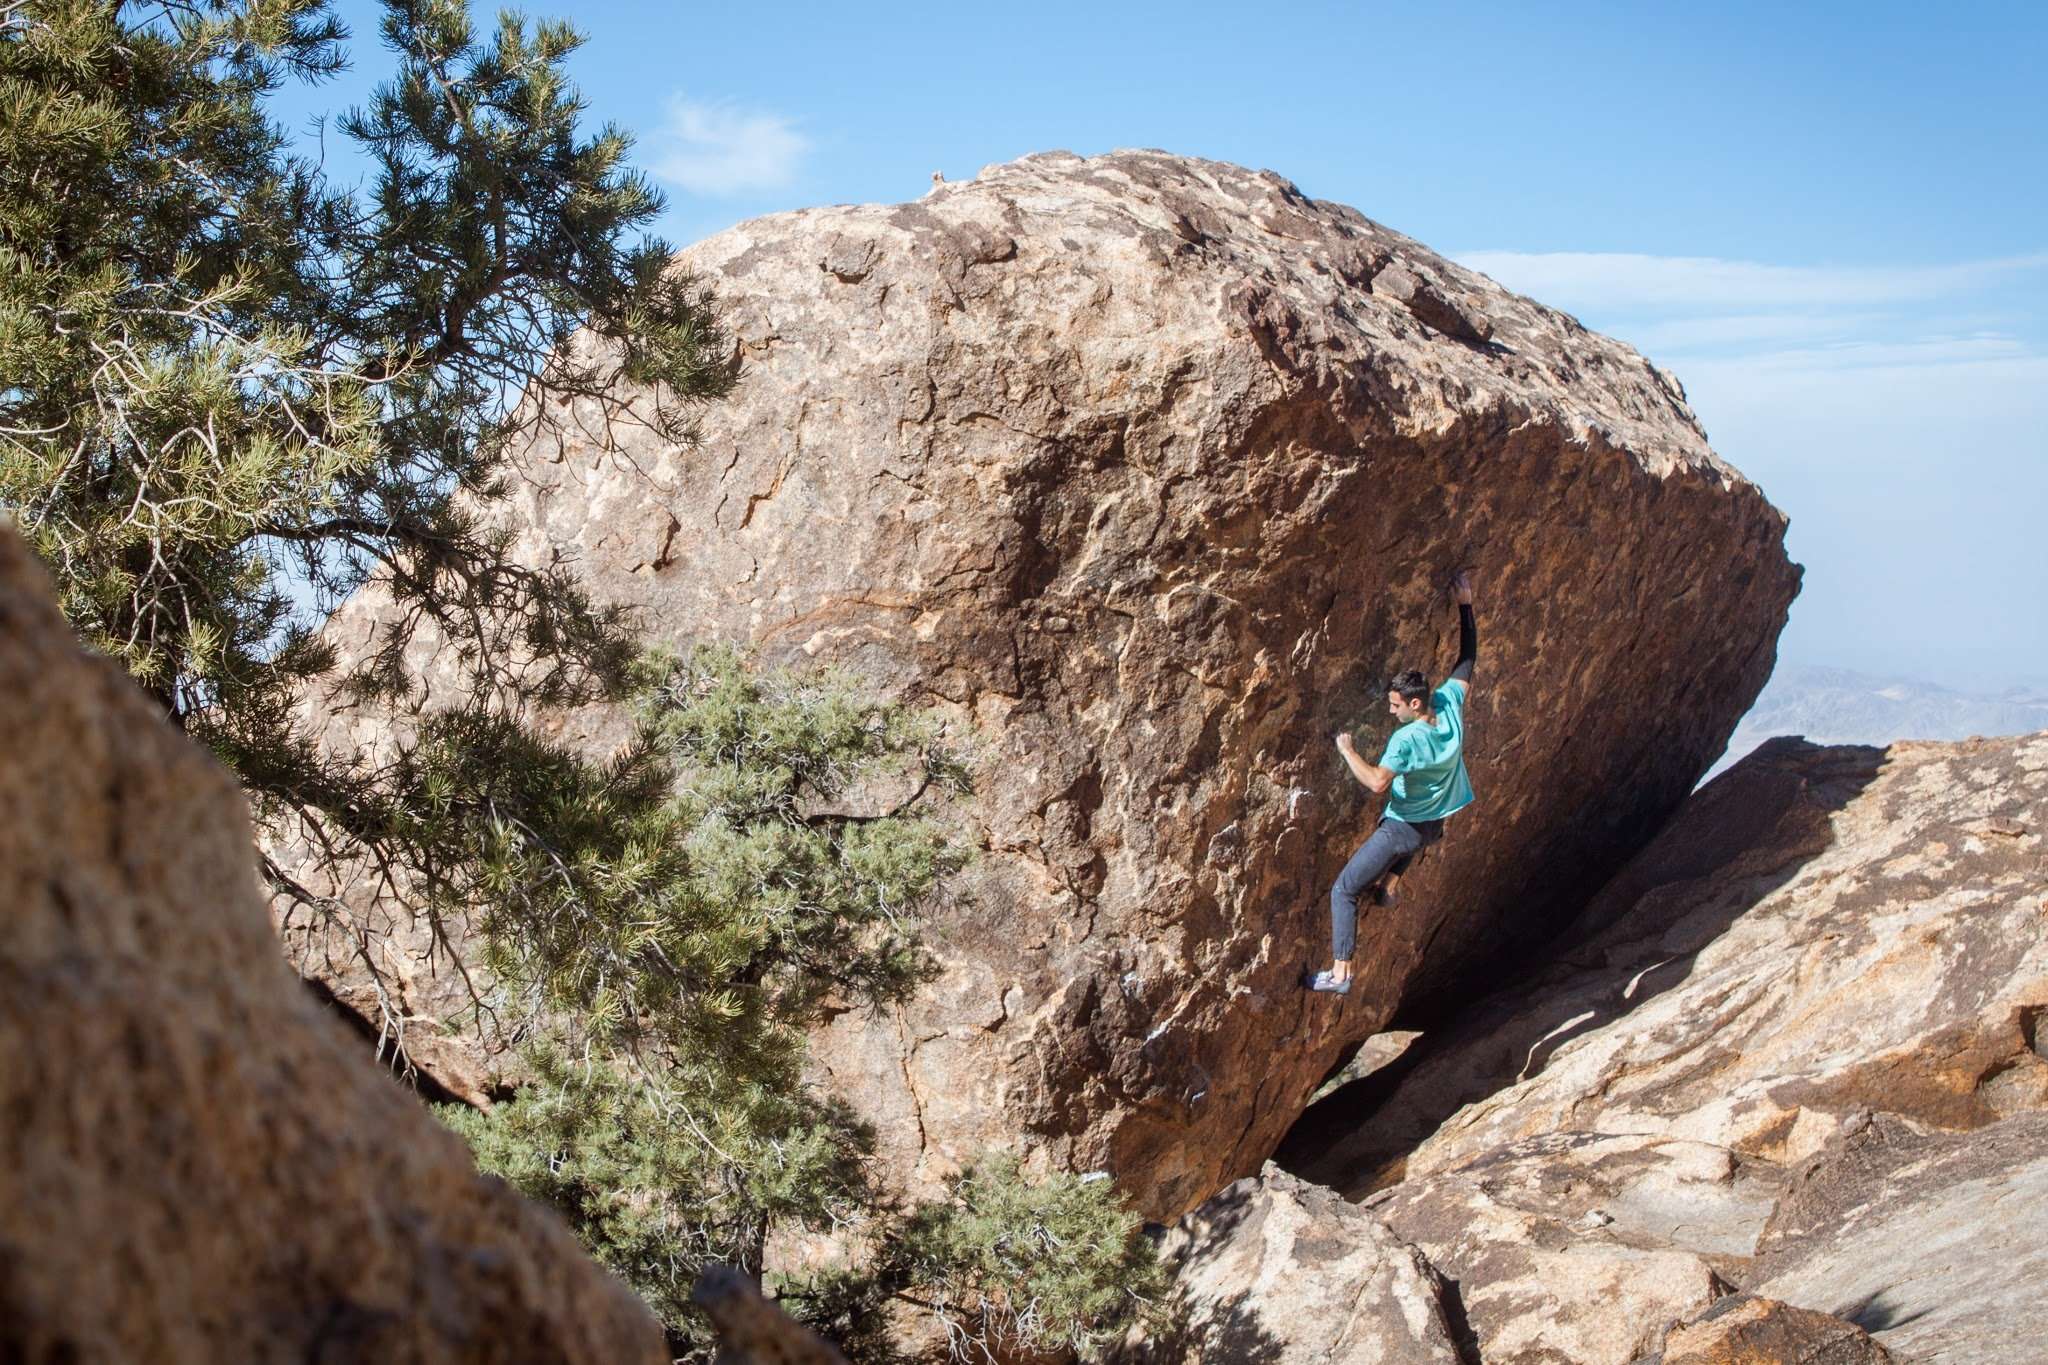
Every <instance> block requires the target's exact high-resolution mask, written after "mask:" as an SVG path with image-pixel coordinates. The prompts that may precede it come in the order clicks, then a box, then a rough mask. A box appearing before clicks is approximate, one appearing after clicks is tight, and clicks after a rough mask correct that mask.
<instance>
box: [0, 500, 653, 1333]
mask: <svg viewBox="0 0 2048 1365" xmlns="http://www.w3.org/2000/svg"><path fill="white" fill-rule="evenodd" d="M0 906H4V912H0V1114H4V1115H5V1119H4V1121H0V1360H8V1361H102V1360H135V1361H254V1360H378V1361H392V1362H422V1363H423V1362H455V1361H462V1362H487V1361H499V1362H506V1363H507V1365H511V1363H512V1362H521V1363H524V1362H574V1361H587V1362H592V1365H597V1362H604V1363H605V1365H611V1363H612V1362H632V1361H645V1362H648V1363H649V1365H654V1362H660V1361H666V1360H667V1359H668V1354H667V1352H666V1351H665V1350H664V1349H663V1342H662V1335H661V1330H660V1328H659V1326H658V1325H657V1324H656V1322H655V1320H654V1318H653V1317H652V1316H651V1315H650V1314H649V1313H648V1312H647V1310H646V1308H645V1307H644V1306H642V1305H641V1304H640V1302H639V1301H638V1300H637V1299H635V1298H634V1297H633V1296H632V1295H631V1294H630V1293H629V1292H627V1290H626V1289H625V1288H624V1286H622V1285H621V1284H619V1283H618V1282H617V1281H616V1280H614V1279H612V1278H611V1277H610V1276H609V1275H607V1274H606V1273H605V1272H604V1271H603V1270H601V1269H599V1268H598V1266H597V1265H596V1264H595V1263H593V1262H592V1261H590V1260H589V1259H588V1258H587V1257H586V1256H585V1255H584V1253H583V1252H582V1250H581V1248H580V1247H578V1246H577V1244H576V1242H575V1240H574V1239H573V1238H572V1237H571V1236H570V1234H569V1232H568V1230H567V1229H566V1228H565V1227H563V1226H562V1225H561V1224H560V1223H559V1222H558V1221H557V1220H556V1219H555V1217H554V1216H553V1215H552V1214H550V1213H548V1212H546V1211H545V1210H543V1209H541V1208H539V1207H538V1206H536V1205H533V1204H529V1203H528V1202H527V1201H526V1200H524V1199H522V1198H520V1197H519V1196H518V1195H517V1194H515V1193H513V1192H512V1190H511V1189H510V1188H509V1187H507V1186H505V1185H504V1184H502V1183H501V1182H499V1181H497V1180H493V1179H486V1178H483V1177H481V1176H479V1175H478V1174H477V1173H476V1170H475V1168H474V1166H473V1165H472V1164H471V1161H470V1158H469V1153H468V1150H467V1149H466V1148H465V1147H464V1146H463V1144H462V1142H461V1140H460V1139H458V1138H457V1137H455V1135H454V1134H452V1133H450V1132H449V1131H447V1130H446V1129H445V1128H443V1127H442V1126H441V1125H440V1124H439V1123H437V1122H436V1121H435V1120H434V1118H433V1117H432V1115H430V1114H429V1113H428V1112H427V1111H426V1110H425V1109H423V1108H422V1107H421V1105H420V1102H419V1100H418V1099H417V1098H416V1097H415V1096H413V1095H412V1094H410V1093H408V1092H407V1091H405V1090H404V1089H402V1088H401V1087H400V1086H398V1085H397V1084H395V1083H394V1082H393V1081H392V1079H391V1078H390V1077H389V1076H388V1075H385V1074H382V1073H380V1072H379V1071H378V1070H377V1068H376V1067H375V1066H373V1065H372V1064H371V1061H370V1059H369V1058H368V1057H367V1056H366V1055H365V1053H364V1051H363V1049H362V1046H361V1044H360V1043H359V1042H358V1041H357V1040H356V1039H354V1038H351V1037H349V1036H347V1035H346V1033H345V1031H344V1030H343V1028H342V1026H341V1025H340V1024H338V1023H337V1022H336V1021H335V1020H334V1018H333V1017H332V1016H331V1015H330V1014H329V1013H328V1012H327V1011H326V1010H324V1009H323V1008H322V1007H321V1006H320V1005H319V1004H318V1003H316V1002H315V1000H314V999H313V998H312V997H311V996H310V995H309V994H308V993H307V991H306V989H305V987H304V986H303V985H301V984H300V982H299V980H298V979H297V978H296V977H294V975H293V974H292V972H291V971H290V970H289V969H288V968H287V967H286V965H285V963H284V960H283V957H282V955H281V954H280V953H279V951H278V941H277V938H276V936H275V935H274V934H273V933H272V932H271V927H270V923H269V921H268V920H267V918H266V916H265V912H264V902H263V896H262V893H261V891H260V890H259V887H258V883H257V878H256V861H255V845H254V841H253V838H252V835H251V831H250V826H249V817H248V813H247V810H246V807H245V805H244V802H243V799H242V795H241V792H240V790H239V789H238V788H237V787H236V785H235V783H234V781H233V779H232V778H231V777H230V776H229V775H228V774H227V773H226V772H225V771H223V770H222V769H221V768H220V767H219V766H218V765H216V764H215V763H214V762H213V760H212V759H210V758H209V757H208V756H207V755H206V754H204V753H203V752H202V751H201V750H200V749H199V748H198V747H196V746H195V745H193V744H191V743H189V742H188V741H186V740H185V739H184V738H183V737H181V736H180V735H178V734H176V733H175V732H174V731H173V730H172V729H171V728H170V727H169V726H168V725H166V724H165V723H164V720H163V718H162V716H161V714H160V713H159V712H158V711H156V710H155V709H154V708H153V707H152V706H151V704H150V703H149V702H148V701H147V700H146V699H145V698H144V696H143V694H142V693H141V692H140V691H139V690H138V689H137V688H136V687H135V686H134V685H133V683H131V682H130V681H129V680H128V679H127V678H126V677H124V676H123V675H122V674H121V672H120V671H119V670H118V669H117V668H116V667H115V666H114V665H113V664H111V663H109V662H107V661H106V660H104V659H99V658H92V657H88V656H87V655H86V654H85V653H84V652H83V651H82V650H81V649H80V647H79V646H78V644H77V642H76V641H75V640H74V639H73V637H72V634H71V631H70V629H69V628H68V627H67V626H66V624H65V623H64V621H63V619H62V618H61V617H60V616H59V615H58V613H57V609H56V606H55V604H54V602H53V601H52V599H51V596H50V586H49V582H48V580H47V578H46V577H45V576H44V574H43V573H42V570H41V568H40V566H38V565H36V564H35V562H34V561H33V559H32V558H31V557H30V555H29V553H28V551H27V550H26V549H25V548H24V547H23V545H22V543H21V541H20V540H19V538H18V537H17V536H16V535H15V534H14V532H13V531H12V530H11V529H8V528H6V527H4V526H0Z"/></svg>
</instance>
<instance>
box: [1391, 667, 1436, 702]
mask: <svg viewBox="0 0 2048 1365" xmlns="http://www.w3.org/2000/svg"><path fill="white" fill-rule="evenodd" d="M1387 691H1389V692H1399V693H1400V694H1401V700H1402V701H1427V700H1429V679H1427V678H1425V677H1423V676H1422V670H1421V669H1419V668H1411V669H1408V670H1407V671H1406V672H1403V673H1396V674H1395V675H1394V676H1393V677H1391V678H1389V679H1387Z"/></svg>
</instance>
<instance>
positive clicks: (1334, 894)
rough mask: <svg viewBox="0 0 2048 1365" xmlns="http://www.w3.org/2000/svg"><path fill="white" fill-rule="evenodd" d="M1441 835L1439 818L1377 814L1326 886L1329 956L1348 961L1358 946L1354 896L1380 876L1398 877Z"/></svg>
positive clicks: (1363, 890)
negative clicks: (1376, 821)
mask: <svg viewBox="0 0 2048 1365" xmlns="http://www.w3.org/2000/svg"><path fill="white" fill-rule="evenodd" d="M1443 837H1444V822H1443V821H1441V820H1417V821H1415V822H1414V823H1413V824H1410V823H1409V822H1408V821H1406V820H1396V819H1394V818H1393V817H1391V816H1381V817H1380V822H1379V825H1378V827H1377V828H1375V829H1374V830H1373V832H1372V837H1371V838H1369V839H1367V840H1366V841H1365V842H1364V843H1362V844H1360V845H1359V846H1358V852H1356V853H1354V854H1352V855H1351V861H1350V862H1348V863H1346V864H1344V870H1343V871H1342V872H1339V873H1338V874H1337V884H1336V885H1335V886H1333V887H1331V888H1330V956H1332V957H1334V958H1336V959H1337V961H1339V962H1349V961H1350V960H1351V953H1352V950H1353V949H1355V948H1356V947H1357V946H1358V898H1359V897H1360V896H1362V895H1364V894H1365V891H1366V888H1367V887H1369V886H1371V885H1372V884H1373V883H1374V882H1376V881H1378V880H1379V879H1380V878H1381V877H1398V876H1400V875H1401V874H1402V873H1403V872H1406V871H1407V870H1408V864H1410V863H1412V862H1414V861H1415V855H1416V854H1418V853H1420V852H1422V850H1423V849H1425V848H1428V847H1429V846H1430V845H1431V844H1433V843H1435V842H1436V841H1437V840H1439V839H1441V838H1443Z"/></svg>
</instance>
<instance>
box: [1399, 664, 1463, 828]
mask: <svg viewBox="0 0 2048 1365" xmlns="http://www.w3.org/2000/svg"><path fill="white" fill-rule="evenodd" d="M1429 702H1430V706H1431V707H1432V708H1433V709H1434V710H1435V711H1436V723H1435V724H1433V725H1432V724H1431V723H1430V722H1428V721H1426V720H1411V721H1409V722H1408V723H1407V724H1406V725H1404V726H1402V727H1401V728H1400V729H1398V730H1396V731H1394V733H1393V735H1392V737H1391V738H1389V739H1388V740H1387V751H1386V752H1385V753H1384V754H1381V755H1380V766H1381V767H1382V768H1392V769H1393V770H1394V771H1395V772H1396V773H1399V774H1400V776H1398V777H1396V778H1395V779H1394V786H1393V790H1392V791H1391V792H1389V793H1388V795H1387V809H1386V814H1387V815H1388V816H1389V817H1390V818H1392V819H1395V820H1405V821H1407V822H1408V823H1410V824H1414V823H1415V822H1417V821H1420V820H1441V819H1443V818H1444V817H1445V816H1446V815H1449V814H1450V813H1451V812H1452V811H1457V810H1463V809H1464V808H1465V807H1466V806H1469V805H1471V804H1472V779H1471V778H1469V777H1467V776H1466V775H1465V684H1463V683H1461V682H1459V681H1458V680H1457V679H1455V678H1452V679H1450V680H1449V681H1447V682H1445V683H1444V685H1443V686H1442V687H1439V688H1437V690H1436V691H1435V692H1433V693H1431V694H1430V698H1429Z"/></svg>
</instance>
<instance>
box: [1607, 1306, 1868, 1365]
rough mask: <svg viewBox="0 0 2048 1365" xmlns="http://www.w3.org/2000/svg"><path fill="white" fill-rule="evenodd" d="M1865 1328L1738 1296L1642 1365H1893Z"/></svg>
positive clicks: (1677, 1331)
mask: <svg viewBox="0 0 2048 1365" xmlns="http://www.w3.org/2000/svg"><path fill="white" fill-rule="evenodd" d="M1892 1360H1893V1356H1892V1354H1891V1353H1890V1352H1889V1351H1886V1350H1885V1348H1884V1347H1882V1346H1880V1345H1878V1343H1877V1341H1876V1340H1875V1339H1874V1338H1873V1337H1872V1336H1871V1335H1870V1334H1869V1333H1868V1332H1866V1331H1864V1330H1863V1329H1862V1328H1861V1327H1858V1326H1856V1325H1855V1324H1854V1323H1850V1322H1844V1321H1842V1320H1841V1319H1840V1318H1837V1317H1831V1316H1829V1315H1828V1314H1826V1313H1816V1312H1814V1311H1812V1310H1811V1309H1807V1308H1794V1307H1793V1306H1792V1305H1791V1304H1788V1303H1779V1302H1778V1301H1777V1300H1775V1299H1760V1298H1758V1297H1756V1296H1755V1295H1754V1294H1735V1295H1730V1296H1729V1297H1728V1298H1725V1299H1723V1300H1721V1301H1720V1302H1719V1303H1716V1304H1715V1305H1714V1306H1713V1307H1711V1308H1709V1309H1707V1311H1706V1312H1704V1313H1701V1314H1699V1315H1698V1316H1697V1317H1695V1318H1693V1319H1692V1320H1691V1321H1689V1322H1687V1323H1685V1324H1683V1325H1681V1326H1679V1327H1676V1328H1674V1329H1672V1332H1671V1335H1670V1337H1669V1338H1667V1339H1666V1341H1665V1343H1664V1353H1663V1354H1662V1355H1660V1356H1656V1357H1653V1358H1646V1359H1645V1360H1644V1361H1643V1362H1642V1365H1890V1362H1891V1361H1892Z"/></svg>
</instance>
